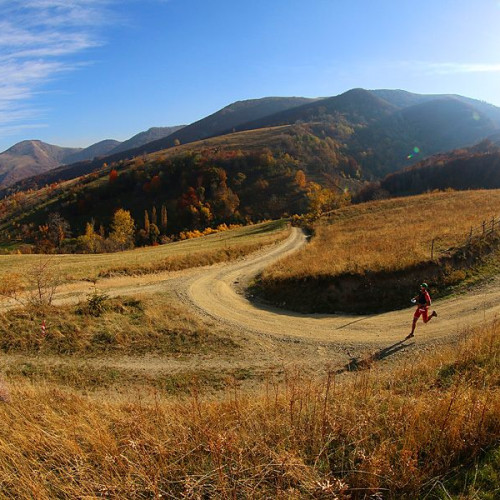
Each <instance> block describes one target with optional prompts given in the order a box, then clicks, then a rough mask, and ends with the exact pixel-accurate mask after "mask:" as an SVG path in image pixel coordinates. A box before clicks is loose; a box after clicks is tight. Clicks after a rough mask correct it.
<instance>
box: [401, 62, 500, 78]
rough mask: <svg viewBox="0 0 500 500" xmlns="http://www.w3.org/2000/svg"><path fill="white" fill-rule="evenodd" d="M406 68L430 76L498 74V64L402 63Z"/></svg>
mask: <svg viewBox="0 0 500 500" xmlns="http://www.w3.org/2000/svg"><path fill="white" fill-rule="evenodd" d="M402 65H404V66H405V67H407V68H411V69H413V70H414V71H417V72H420V73H426V74H431V75H454V74H459V73H500V62H498V63H496V62H495V63H457V62H425V61H413V62H404V63H402Z"/></svg>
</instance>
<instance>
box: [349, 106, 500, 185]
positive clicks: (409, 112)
mask: <svg viewBox="0 0 500 500" xmlns="http://www.w3.org/2000/svg"><path fill="white" fill-rule="evenodd" d="M497 129H498V126H497V125H496V123H495V122H494V121H493V120H491V119H490V118H488V117H487V116H485V115H484V114H483V113H482V112H480V111H478V110H477V109H476V108H474V107H472V106H471V105H470V104H467V103H465V102H463V101H461V100H458V99H455V98H452V97H444V98H440V99H435V100H430V101H424V102H422V103H420V104H416V105H413V106H409V107H405V108H402V109H400V110H398V111H396V112H395V113H393V114H391V115H390V116H388V117H386V118H384V119H382V120H379V121H377V122H375V123H372V124H370V125H369V126H368V127H364V128H359V129H357V130H356V131H355V133H354V134H353V135H352V136H351V137H350V138H349V141H348V145H349V151H350V152H351V154H353V155H354V156H355V157H356V158H358V161H360V162H362V164H363V167H364V171H365V172H366V173H368V174H371V175H374V176H375V177H381V176H383V175H386V174H388V173H390V172H394V171H397V170H399V169H401V168H402V167H405V166H407V165H408V164H411V163H414V162H415V161H416V160H418V159H419V158H422V159H424V158H426V157H428V156H430V155H433V154H435V153H438V152H445V151H449V150H453V149H456V148H460V147H464V146H471V145H473V144H475V143H477V142H479V141H481V140H483V139H485V138H487V137H489V136H490V135H491V134H493V133H495V131H496V130H497Z"/></svg>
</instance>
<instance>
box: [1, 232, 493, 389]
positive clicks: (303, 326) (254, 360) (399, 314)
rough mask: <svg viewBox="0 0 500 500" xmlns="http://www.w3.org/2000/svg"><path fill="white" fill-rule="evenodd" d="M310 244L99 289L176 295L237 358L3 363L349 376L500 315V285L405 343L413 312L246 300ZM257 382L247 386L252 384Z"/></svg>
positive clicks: (74, 296)
mask: <svg viewBox="0 0 500 500" xmlns="http://www.w3.org/2000/svg"><path fill="white" fill-rule="evenodd" d="M304 244H306V238H305V236H304V234H303V233H302V232H301V231H300V230H298V229H295V228H294V229H292V231H291V234H290V236H289V238H288V239H287V240H285V241H284V242H283V243H280V244H279V245H275V246H271V247H267V248H264V249H262V250H260V251H259V252H256V253H255V254H252V255H249V256H247V257H245V258H244V259H241V260H239V261H236V262H232V263H224V264H217V265H215V266H211V267H205V268H193V269H188V270H185V271H178V272H172V273H167V272H165V273H158V274H154V275H145V276H140V277H120V278H109V279H103V280H101V281H100V282H99V284H98V285H99V288H100V289H101V290H103V291H105V292H106V293H108V294H109V295H134V296H144V295H147V294H151V293H164V292H167V293H169V294H172V293H175V294H177V295H178V297H179V299H180V300H181V302H182V303H183V304H184V305H185V306H186V307H187V308H190V309H192V310H194V312H197V314H198V315H200V316H202V317H203V318H204V319H205V321H206V324H207V326H208V327H209V328H211V327H213V328H215V327H216V326H218V325H221V326H222V327H223V330H227V331H228V332H232V333H233V334H235V335H236V336H235V339H236V340H237V342H238V344H239V345H240V349H239V350H238V351H236V352H228V353H225V352H219V353H216V354H215V353H213V354H194V355H190V356H187V357H185V358H183V359H177V358H176V357H175V356H159V357H158V356H156V355H153V354H152V355H148V356H140V357H136V356H110V357H104V358H92V359H87V358H85V359H81V360H79V359H73V358H71V359H66V358H64V359H62V358H61V359H59V358H57V359H52V358H51V357H50V356H49V357H45V358H43V359H41V358H40V357H36V358H33V359H32V357H30V356H21V357H18V356H4V357H2V358H1V359H0V361H1V362H2V363H3V364H5V366H8V365H10V364H14V365H16V366H17V365H19V364H20V363H21V362H25V363H26V362H29V363H37V364H39V363H46V364H48V365H54V366H55V365H59V364H60V363H63V364H68V363H69V364H71V365H75V364H76V365H80V364H81V365H82V366H84V367H88V366H91V367H97V368H98V367H100V366H107V367H108V368H112V369H116V370H126V371H127V372H129V371H130V372H134V373H135V372H137V374H138V378H139V379H141V378H142V377H143V375H144V374H147V375H148V376H149V377H154V376H156V375H157V374H158V373H160V372H161V373H167V374H175V373H179V372H186V371H187V372H195V371H197V370H200V369H201V370H212V371H213V372H214V373H215V372H216V373H219V372H220V370H221V369H224V370H226V371H228V372H231V370H233V371H234V370H241V369H243V370H250V371H251V373H252V377H257V378H258V377H259V376H260V375H262V374H269V373H283V370H285V369H286V368H287V367H296V366H301V367H302V368H303V369H309V370H311V371H313V372H317V371H318V370H319V371H321V370H324V369H325V368H326V367H327V368H328V369H331V368H333V369H343V367H345V366H348V365H349V363H351V362H352V360H353V359H363V358H365V357H367V356H371V355H373V354H381V355H380V356H379V357H378V358H377V359H380V360H382V359H387V360H388V361H390V362H397V361H398V360H400V359H402V357H405V356H411V358H410V359H416V357H415V354H416V353H417V352H419V351H433V350H434V349H435V348H436V347H437V346H438V345H439V344H447V343H450V342H453V341H454V340H455V339H456V338H457V337H458V336H459V335H460V334H461V333H462V332H463V331H464V329H465V328H466V327H467V326H468V325H470V326H472V325H474V324H478V323H481V322H483V321H488V320H491V319H493V318H494V317H495V316H496V315H498V314H499V313H500V278H496V279H494V280H492V281H491V282H490V283H489V284H487V285H484V286H482V287H481V288H478V289H477V290H475V291H473V292H469V293H467V294H464V295H460V296H456V297H453V298H450V299H446V300H442V301H436V302H435V304H434V307H435V309H436V310H437V311H438V317H437V318H435V319H433V320H432V321H431V322H430V323H428V324H427V325H423V323H422V322H419V324H418V327H417V330H416V336H415V339H412V340H411V341H407V342H402V341H403V339H404V337H405V336H406V335H407V334H408V333H409V330H410V326H411V320H412V314H413V307H408V308H407V309H405V310H401V311H393V312H388V313H384V314H379V315H371V316H349V315H343V314H336V315H325V314H313V315H302V314H298V313H293V312H289V311H285V310H281V309H276V308H272V307H266V306H263V305H260V304H258V303H255V302H251V301H250V300H249V299H248V298H246V296H245V294H244V290H245V288H246V286H247V285H248V283H249V282H251V280H252V279H254V277H255V276H256V275H257V274H258V273H259V272H260V271H261V270H262V269H264V268H265V267H266V266H268V265H270V264H271V263H272V262H274V261H275V260H276V259H279V258H281V257H283V256H285V255H287V254H289V253H292V252H295V251H296V250H297V249H299V248H300V247H301V246H303V245H304ZM90 289H91V286H90V284H89V283H86V282H75V283H71V284H68V285H65V286H64V287H62V288H61V289H60V290H59V292H58V294H57V297H56V301H55V302H56V304H57V303H59V304H63V303H73V302H77V301H78V300H82V299H84V298H85V295H86V294H87V293H88V292H89V291H90ZM7 307H8V306H7ZM266 376H267V375H266ZM252 380H253V379H250V380H249V381H248V384H250V385H251V384H252V383H253V382H252Z"/></svg>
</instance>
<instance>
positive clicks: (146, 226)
mask: <svg viewBox="0 0 500 500" xmlns="http://www.w3.org/2000/svg"><path fill="white" fill-rule="evenodd" d="M149 229H150V224H149V213H148V211H147V210H144V232H145V233H146V234H149Z"/></svg>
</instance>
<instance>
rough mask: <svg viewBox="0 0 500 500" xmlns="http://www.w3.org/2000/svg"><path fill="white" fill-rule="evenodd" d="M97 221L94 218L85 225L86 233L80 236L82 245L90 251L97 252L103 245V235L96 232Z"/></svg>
mask: <svg viewBox="0 0 500 500" xmlns="http://www.w3.org/2000/svg"><path fill="white" fill-rule="evenodd" d="M94 225H95V222H94V221H93V220H92V221H90V222H87V224H86V225H85V234H84V235H83V236H80V237H79V238H78V240H79V242H80V243H81V245H82V247H83V248H84V250H85V251H87V252H89V253H97V252H99V251H100V250H101V247H102V237H101V236H100V235H99V234H97V233H96V232H95V229H94Z"/></svg>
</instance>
